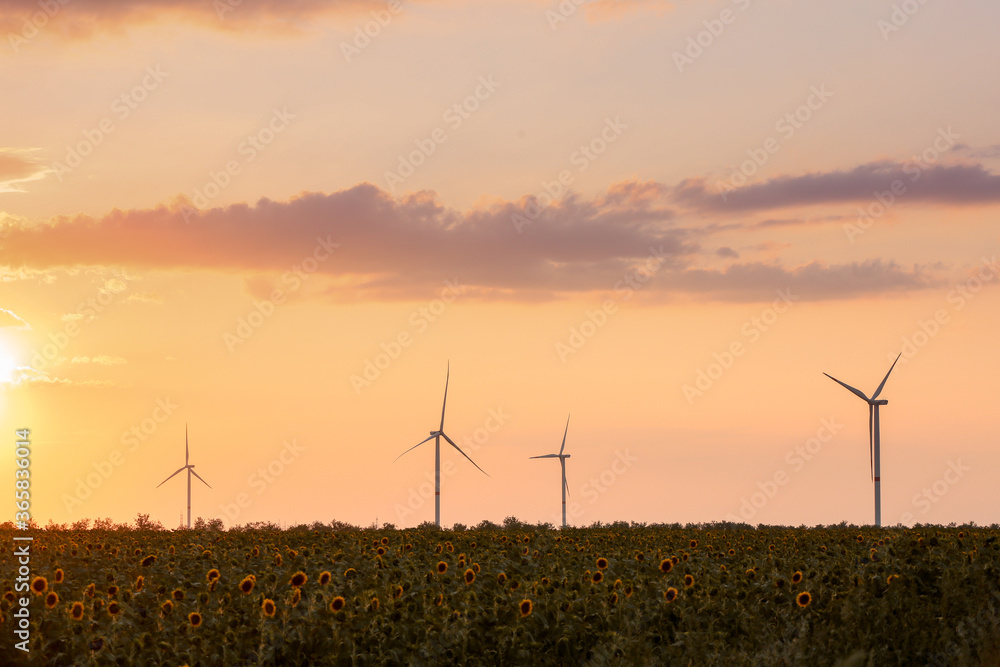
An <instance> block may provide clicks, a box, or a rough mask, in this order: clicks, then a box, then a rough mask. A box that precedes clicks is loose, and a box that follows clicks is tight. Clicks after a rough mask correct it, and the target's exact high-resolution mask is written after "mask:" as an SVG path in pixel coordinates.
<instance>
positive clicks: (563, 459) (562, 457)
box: [529, 416, 570, 528]
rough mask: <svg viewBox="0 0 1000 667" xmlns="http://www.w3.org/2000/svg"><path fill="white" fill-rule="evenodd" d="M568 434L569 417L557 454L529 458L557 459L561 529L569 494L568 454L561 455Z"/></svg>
mask: <svg viewBox="0 0 1000 667" xmlns="http://www.w3.org/2000/svg"><path fill="white" fill-rule="evenodd" d="M567 433H569V416H567V417H566V430H565V431H563V441H562V447H560V448H559V453H558V454H545V455H543V456H531V457H529V458H533V459H559V465H561V466H562V510H563V512H562V514H563V522H562V527H563V528H565V527H566V494H567V493H569V484H568V483H567V482H566V459H568V458H569V457H570V455H569V454H563V450H565V449H566V434H567Z"/></svg>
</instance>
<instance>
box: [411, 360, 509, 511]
mask: <svg viewBox="0 0 1000 667" xmlns="http://www.w3.org/2000/svg"><path fill="white" fill-rule="evenodd" d="M450 379H451V362H448V374H447V376H445V380H444V402H443V403H442V404H441V426H439V427H438V430H436V431H431V432H430V433H431V434H430V436H428V437H426V438H424V439H423V440H421V441H420V442H418V443H417V444H415V445H413V446H412V447H410V448H409V449H407V450H406V451H405V452H403V454H406V453H407V452H411V451H413V450H414V449H416V448H417V447H419V446H420V445H422V444H424V443H425V442H427V441H429V440H433V441H434V523H436V524H437V526H438V528H440V527H441V438H444V439H445V440H447V441H448V444H450V445H451V446H452V447H454V448H455V449H457V450H458V453H459V454H461V455H462V456H464V457H465V458H467V459H469V463H471V464H472V465H474V466H476V468H477V469H478V470H479V472H481V473H483V474H484V475H486V476H487V477H489V475H487V474H486V471H485V470H483V469H482V468H480V467H479V466H478V465H477V464H476V462H475V461H473V460H472V459H471V458H469V455H468V454H466V453H465V452H463V451H462V448H461V447H459V446H458V445H456V444H455V441H454V440H452V439H451V438H449V437H448V434H446V433H445V432H444V409H445V407H446V406H447V405H448V382H449V380H450ZM403 454H400V455H399V456H397V457H396V459H395V460H394V461H393V463H395V462H396V461H398V460H399V459H400V458H402V456H403Z"/></svg>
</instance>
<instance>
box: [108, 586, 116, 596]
mask: <svg viewBox="0 0 1000 667" xmlns="http://www.w3.org/2000/svg"><path fill="white" fill-rule="evenodd" d="M116 595H118V587H117V586H115V585H114V584H112V585H110V586H108V597H109V598H113V597H114V596H116Z"/></svg>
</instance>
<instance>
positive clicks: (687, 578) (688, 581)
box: [684, 574, 694, 588]
mask: <svg viewBox="0 0 1000 667" xmlns="http://www.w3.org/2000/svg"><path fill="white" fill-rule="evenodd" d="M692 586H694V577H693V576H691V575H690V574H685V575H684V588H691V587H692Z"/></svg>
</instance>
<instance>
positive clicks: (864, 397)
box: [823, 373, 868, 403]
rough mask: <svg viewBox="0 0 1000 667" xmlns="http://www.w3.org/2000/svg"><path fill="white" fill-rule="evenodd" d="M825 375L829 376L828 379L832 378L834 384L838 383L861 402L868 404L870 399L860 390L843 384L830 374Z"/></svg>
mask: <svg viewBox="0 0 1000 667" xmlns="http://www.w3.org/2000/svg"><path fill="white" fill-rule="evenodd" d="M823 375H825V376H827V377H828V378H830V379H831V380H833V381H834V382H836V383H837V384H839V385H840V386H841V387H844V388H845V389H847V390H848V391H849V392H851V393H852V394H854V395H855V396H857V397H858V398H860V399H861V400H863V401H865V402H866V403H867V402H868V397H867V396H865V395H864V393H863V392H861V391H859V390H858V389H855V388H854V387H852V386H851V385H849V384H844V383H843V382H841V381H840V380H838V379H837V378H835V377H833V376H832V375H830V374H829V373H823Z"/></svg>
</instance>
